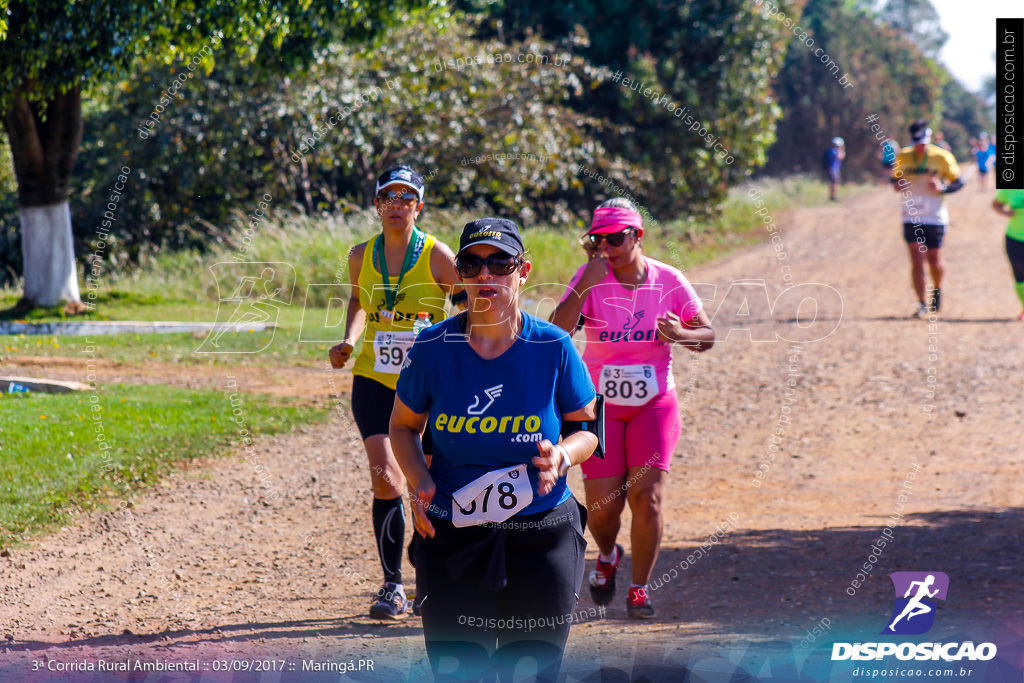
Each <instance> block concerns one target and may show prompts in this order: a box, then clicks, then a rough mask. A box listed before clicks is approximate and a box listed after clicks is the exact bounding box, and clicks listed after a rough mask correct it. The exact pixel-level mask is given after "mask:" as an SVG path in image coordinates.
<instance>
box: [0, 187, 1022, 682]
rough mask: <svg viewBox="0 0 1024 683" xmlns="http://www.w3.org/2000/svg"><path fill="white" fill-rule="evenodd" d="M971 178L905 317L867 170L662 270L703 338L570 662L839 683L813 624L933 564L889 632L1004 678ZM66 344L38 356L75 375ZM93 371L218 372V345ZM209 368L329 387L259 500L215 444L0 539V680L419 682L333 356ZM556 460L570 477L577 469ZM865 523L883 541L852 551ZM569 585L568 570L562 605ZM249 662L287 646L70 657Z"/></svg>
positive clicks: (999, 481)
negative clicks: (55, 353)
mask: <svg viewBox="0 0 1024 683" xmlns="http://www.w3.org/2000/svg"><path fill="white" fill-rule="evenodd" d="M990 201H991V196H990V194H989V193H981V192H978V191H977V190H976V188H975V187H974V186H973V185H969V186H968V187H967V188H966V189H964V190H963V191H961V192H960V193H958V194H956V195H953V196H952V197H951V198H950V202H949V203H950V209H951V215H952V229H951V230H950V232H949V234H948V236H947V241H946V249H945V252H946V260H947V280H946V283H945V286H944V287H943V294H944V297H943V304H942V311H941V313H940V314H939V315H938V316H936V317H935V318H934V319H932V320H930V321H929V320H927V319H923V320H912V319H909V314H910V312H911V311H912V309H913V307H914V303H915V302H914V297H913V295H912V292H911V289H910V283H909V272H908V271H909V266H908V259H907V256H906V250H905V246H904V244H903V242H902V236H901V231H900V226H899V221H898V213H897V211H898V209H897V198H896V195H894V194H893V193H892V192H891V191H889V190H886V189H881V188H880V189H878V190H876V191H873V192H870V193H867V194H863V195H860V196H857V197H853V198H850V199H847V200H845V201H843V202H842V203H840V204H836V205H831V206H827V207H823V208H814V209H799V210H795V211H790V212H787V213H785V214H780V215H778V216H775V217H773V218H774V219H775V223H776V224H777V225H778V226H779V227H780V228H781V233H780V234H781V240H780V241H777V242H776V245H775V246H774V247H773V245H772V244H769V243H765V244H763V245H761V246H758V247H755V248H752V249H749V250H746V251H743V252H741V253H738V254H735V255H733V256H731V257H729V258H726V259H724V260H722V261H720V262H716V263H714V264H711V265H708V266H706V267H702V268H699V269H696V270H693V271H691V272H688V273H687V274H688V276H689V277H690V279H691V281H693V282H695V283H704V284H703V285H701V286H702V289H701V293H702V295H704V296H706V297H707V298H708V299H709V300H710V299H713V301H709V302H708V310H709V311H710V312H713V313H715V318H714V324H715V328H716V331H717V333H718V338H719V343H718V345H717V346H716V347H715V348H714V349H713V350H712V351H710V352H708V353H706V354H704V355H702V356H692V355H690V354H688V353H686V352H683V351H677V353H676V363H675V372H676V379H677V384H678V391H679V396H680V404H681V408H682V410H683V412H684V416H683V417H684V424H685V427H686V429H685V434H684V437H683V439H682V441H681V442H680V445H679V449H678V451H677V452H676V455H675V459H674V463H673V472H672V477H671V483H670V486H669V487H668V491H667V495H666V501H665V507H666V512H667V522H666V525H665V533H664V541H663V549H662V552H661V555H660V557H659V560H658V564H657V568H656V575H657V576H658V577H661V579H659V580H660V581H662V582H663V585H660V586H659V587H658V588H657V589H656V590H655V591H654V592H653V599H654V602H655V605H656V607H657V610H658V616H657V617H656V618H655V619H652V620H649V621H644V622H636V621H630V620H627V619H626V618H625V604H624V600H625V597H624V595H623V596H616V600H615V602H614V603H613V604H612V605H610V606H609V608H608V610H607V612H606V614H605V615H604V616H603V617H602V616H597V617H590V618H588V620H587V621H585V622H583V623H580V624H578V625H575V626H574V627H573V629H572V632H571V635H570V639H569V644H568V647H567V651H566V663H565V671H566V672H567V674H568V676H569V680H581V679H583V680H588V681H597V680H609V681H627V680H644V679H646V680H692V681H740V680H758V679H760V680H853V679H854V677H853V675H852V673H851V671H852V669H853V667H854V666H855V665H857V664H861V663H860V662H830V661H829V652H830V649H831V643H832V642H834V641H844V642H854V641H874V640H878V639H879V637H878V633H879V631H880V630H881V629H882V628H884V627H885V625H886V623H887V619H888V617H889V615H890V612H891V610H892V606H893V587H892V584H891V582H890V581H889V578H888V574H889V573H890V572H893V571H941V572H945V573H946V574H948V576H949V579H950V590H949V595H948V597H947V600H946V601H944V602H943V603H941V604H940V608H939V611H938V614H937V618H936V622H935V626H934V628H933V629H932V630H931V632H930V633H929V634H928V635H927V636H915V637H909V638H911V639H913V640H921V639H923V638H927V639H929V640H974V641H975V642H982V641H992V642H994V643H996V644H997V645H998V646H999V655H998V657H997V658H996V659H995V660H992V661H990V662H978V663H973V664H971V663H967V664H965V666H974V667H975V670H974V673H973V675H972V676H970V677H969V678H967V680H973V681H978V680H992V681H995V680H1015V681H1019V680H1021V678H1020V675H1021V674H1020V671H1021V667H1022V659H1021V658H1022V642H1024V606H1022V605H1024V580H1022V579H1021V570H1022V565H1024V563H1022V556H1024V551H1022V547H1024V476H1022V475H1024V467H1022V450H1024V417H1022V415H1024V390H1022V386H1024V383H1022V377H1024V323H1022V322H1019V321H1017V320H1016V315H1017V313H1019V305H1018V303H1017V301H1016V297H1015V296H1014V292H1013V287H1012V280H1011V276H1010V272H1009V266H1008V264H1007V262H1006V259H1005V256H1004V254H1003V252H1002V244H1003V238H1002V233H1003V228H1004V219H1002V218H1000V217H999V216H997V215H995V213H994V212H992V211H991V210H990V209H989V208H988V205H989V203H990ZM751 219H752V220H760V217H759V216H755V215H754V207H753V205H751ZM780 244H781V248H780V247H779V245H780ZM780 258H781V259H782V260H780ZM783 265H787V266H789V269H788V270H784V269H782V268H781V266H783ZM790 278H791V279H790ZM789 283H791V284H792V286H787V284H789ZM713 289H714V291H713ZM797 294H799V296H797ZM780 295H781V296H780ZM777 297H779V298H778V300H776V299H777ZM804 299H808V300H806V301H803V303H802V305H800V306H798V304H800V302H801V300H804ZM768 301H772V302H774V309H773V308H772V307H771V306H769V305H768V304H767V302H768ZM815 302H816V303H815ZM815 305H816V306H817V318H816V319H814V321H813V322H811V320H810V318H809V316H810V315H812V314H813V312H814V307H815ZM798 308H799V312H800V317H799V318H798V317H797V309H798ZM777 336H778V337H777ZM11 360H13V361H14V362H15V366H14V367H15V368H18V369H19V370H26V369H31V368H32V367H33V364H35V365H36V366H37V367H38V365H40V364H43V363H46V364H49V363H50V362H51V361H49V360H47V361H43V360H42V359H36V360H33V359H22V361H21V362H22V363H23V365H21V366H19V365H17V363H18V362H19V361H18V359H17V358H15V359H11ZM77 362H78V361H77V360H76V359H68V360H67V361H66V362H64V364H63V365H61V366H60V367H54V366H52V365H51V366H50V367H51V368H52V369H54V370H55V371H56V372H55V373H51V374H58V375H60V376H63V377H67V378H69V379H81V377H80V375H81V374H82V371H83V369H82V368H79V367H77V366H76V363H77ZM100 372H101V373H105V374H102V376H103V377H106V378H107V379H119V380H122V381H168V382H170V381H172V380H173V381H175V382H177V383H185V384H188V385H194V386H222V384H223V379H222V378H221V377H220V376H219V375H218V373H221V372H222V371H221V370H219V369H218V368H217V367H202V368H196V369H194V370H193V369H190V368H189V367H188V366H182V367H163V368H160V367H156V368H150V369H147V370H139V369H133V368H125V367H117V366H116V365H115V364H110V365H108V366H106V367H101V368H100ZM190 373H193V375H194V376H193V375H190ZM232 374H233V375H234V376H235V377H236V378H237V381H238V383H239V385H241V386H243V387H244V388H247V389H249V390H251V391H268V388H270V389H269V390H272V391H273V392H274V393H282V394H293V395H300V396H305V397H321V398H320V399H319V400H334V401H335V402H336V404H337V407H336V408H335V409H334V411H333V414H332V417H331V419H330V420H329V421H328V422H327V423H326V424H324V425H321V426H316V427H297V428H296V429H295V431H294V432H292V433H290V434H286V435H282V436H279V437H276V438H269V439H266V440H263V441H261V442H260V444H259V449H258V458H257V460H258V462H259V464H260V465H262V466H263V467H265V468H266V470H267V471H268V472H270V474H271V480H270V482H268V483H272V484H273V485H274V486H275V487H276V489H277V490H278V491H280V492H281V495H280V496H279V497H277V498H274V499H271V498H270V497H269V496H267V495H266V490H265V489H264V488H262V487H261V486H260V481H259V479H258V478H257V476H256V474H255V472H254V464H255V461H254V460H253V459H250V460H246V459H244V458H243V457H242V454H241V453H240V452H239V453H234V454H230V455H228V456H227V457H224V458H219V459H215V460H207V461H201V462H198V463H193V464H190V465H188V466H187V468H186V469H185V470H183V471H181V472H180V473H178V474H176V475H174V476H171V477H169V478H168V479H167V480H166V481H165V482H164V483H163V484H162V485H161V486H159V487H157V488H156V489H155V490H152V491H150V492H147V493H146V494H145V495H142V496H139V497H137V498H135V499H132V500H129V501H114V502H113V504H112V509H111V510H109V511H107V512H97V513H93V514H89V515H85V516H82V517H81V518H80V519H79V520H78V523H77V524H76V525H74V526H72V527H68V528H64V529H61V530H59V531H58V532H56V533H54V534H52V535H50V536H48V537H45V538H41V539H39V540H38V541H37V542H35V543H34V544H33V545H32V546H31V547H28V548H22V549H16V550H13V551H11V552H10V553H9V556H7V557H0V660H6V662H7V663H6V664H5V665H0V681H2V680H12V681H13V680H22V679H23V678H28V679H31V680H40V681H42V680H55V679H61V678H64V679H71V680H90V681H91V680H112V679H113V678H110V677H116V679H118V680H123V679H131V680H172V679H173V680H199V679H200V677H201V678H202V679H203V680H219V681H226V680H261V681H262V680H267V681H272V680H285V679H287V680H299V679H301V680H328V679H330V680H336V679H337V674H334V673H332V674H327V673H322V672H321V673H318V672H315V671H308V672H303V671H302V668H301V667H302V662H303V661H306V662H316V661H326V660H334V661H349V660H351V661H353V662H358V661H359V660H373V661H374V670H373V672H368V671H363V672H359V671H354V672H350V673H348V674H347V677H348V678H352V679H354V680H418V679H425V680H426V679H428V678H429V676H428V674H429V670H428V668H427V665H426V663H425V658H424V650H423V644H422V636H421V631H420V627H419V620H418V619H417V618H412V617H411V618H409V619H407V620H405V621H404V622H397V623H394V624H380V623H375V622H373V621H371V620H369V619H368V618H367V616H366V614H367V607H368V605H369V602H370V599H371V595H372V594H373V592H374V591H375V590H376V588H377V585H378V582H379V568H378V567H377V563H376V559H375V553H374V549H373V544H372V540H371V530H370V523H369V508H370V498H369V495H368V493H367V491H368V481H369V477H368V472H367V464H366V461H365V456H364V454H363V451H362V448H361V446H360V443H359V440H358V435H357V433H356V431H355V426H354V423H353V421H352V418H351V413H350V411H349V408H348V387H349V385H350V375H349V374H348V372H347V371H345V372H342V373H331V372H330V371H328V370H326V362H325V363H324V368H323V369H319V370H309V369H292V370H282V371H280V372H277V371H273V370H266V369H263V370H261V369H258V368H250V369H246V370H245V371H244V372H242V371H236V372H233V373H232ZM331 396H335V398H334V399H331V398H329V397H331ZM773 435H774V436H775V439H774V440H773V438H772V437H773ZM772 446H774V447H775V448H776V449H777V451H773V450H772V448H771V447H772ZM759 471H760V472H763V475H762V477H763V478H758V475H757V473H758V472H759ZM911 474H913V478H910V475H911ZM570 482H571V484H572V486H573V488H574V490H576V491H578V492H580V495H582V485H581V481H580V479H579V474H578V472H573V473H572V475H571V478H570ZM901 496H902V499H901ZM626 514H627V516H628V512H627V513H626ZM887 525H888V526H889V527H890V529H891V531H889V532H888V535H887V536H882V534H883V532H884V531H885V529H886V526H887ZM410 526H411V525H410ZM624 528H627V529H628V524H624ZM709 536H710V537H712V538H711V540H712V543H710V545H709V546H706V548H705V550H703V551H700V556H697V555H695V551H696V550H698V549H699V548H700V546H701V544H702V543H706V542H707V540H708V538H709ZM880 537H883V538H890V537H891V538H890V540H889V541H888V542H887V544H886V545H885V547H884V548H880V552H876V551H873V550H872V544H874V543H876V541H877V540H878V539H879V538H880ZM622 541H623V543H624V544H625V545H626V548H627V552H628V549H629V539H628V537H626V538H623V539H622ZM876 547H877V546H876ZM872 555H874V557H875V559H874V560H872V561H870V562H869V557H870V556H872ZM688 556H693V558H692V559H688ZM588 557H589V558H590V561H591V562H592V559H593V557H594V550H593V547H591V549H590V551H589V552H588ZM866 562H868V566H870V567H872V570H871V571H870V572H863V571H862V566H863V565H864V564H865V563H866ZM858 572H862V576H861V577H860V578H859V579H858V576H857V575H858ZM626 575H627V576H628V565H627V567H626ZM665 579H667V581H666V580H665ZM854 583H856V586H855V585H854ZM851 593H852V594H851ZM591 607H593V605H592V604H591V602H590V599H589V596H588V595H587V594H586V591H585V590H584V591H583V597H581V600H580V606H579V609H580V610H581V612H583V613H589V612H588V610H589V609H590V608H591ZM816 628H817V631H815V630H814V629H816ZM266 658H270V659H281V658H287V659H289V661H291V662H293V664H294V663H297V666H298V669H297V670H296V671H295V672H290V671H288V670H286V671H284V672H261V673H257V672H255V671H254V672H251V673H247V674H238V673H236V674H232V673H230V672H218V671H215V670H213V669H207V671H206V673H203V674H201V675H200V674H195V675H192V674H167V673H164V674H159V673H153V672H145V671H134V672H126V673H117V674H113V673H110V674H102V675H101V674H99V673H98V672H91V673H90V672H81V671H74V670H73V668H74V667H75V666H76V663H81V662H96V661H97V660H100V659H102V660H104V661H105V662H129V663H130V662H133V661H134V660H147V661H164V662H167V661H195V660H201V661H202V662H204V663H205V664H204V665H209V663H210V662H214V663H215V664H214V666H216V667H220V666H222V664H220V663H221V662H227V664H226V665H224V666H235V667H246V668H247V667H250V666H253V665H252V664H251V662H252V661H253V660H260V659H266ZM239 662H241V663H239ZM247 662H250V663H247ZM926 664H928V665H929V666H930V665H931V664H932V663H926ZM960 665H961V663H954V664H953V665H951V666H953V667H954V668H955V667H959V666H960ZM255 666H258V665H255ZM33 667H34V668H37V669H39V670H38V671H36V672H35V673H31V669H32V668H33ZM69 667H71V668H70V669H69ZM104 676H105V677H106V678H105V677H104ZM161 676H164V678H161ZM748 676H749V678H748ZM94 677H95V678H94ZM296 677H297V678H296ZM952 679H956V680H961V679H960V678H957V676H955V675H954V676H952V677H951V678H946V679H944V678H941V677H940V678H930V679H929V680H952ZM890 680H896V679H890Z"/></svg>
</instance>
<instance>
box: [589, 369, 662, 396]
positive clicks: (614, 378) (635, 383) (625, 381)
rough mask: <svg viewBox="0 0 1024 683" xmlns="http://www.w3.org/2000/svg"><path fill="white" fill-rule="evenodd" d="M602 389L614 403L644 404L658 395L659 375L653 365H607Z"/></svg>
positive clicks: (604, 370)
mask: <svg viewBox="0 0 1024 683" xmlns="http://www.w3.org/2000/svg"><path fill="white" fill-rule="evenodd" d="M600 391H601V393H603V394H604V400H605V401H607V402H608V403H611V404H612V405H616V406H642V405H643V404H645V403H647V402H648V401H650V400H651V399H652V398H654V397H655V396H657V395H658V375H657V373H655V372H654V366H653V365H605V366H604V367H603V368H601V389H600Z"/></svg>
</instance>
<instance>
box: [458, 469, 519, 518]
mask: <svg viewBox="0 0 1024 683" xmlns="http://www.w3.org/2000/svg"><path fill="white" fill-rule="evenodd" d="M532 502H533V486H532V485H531V484H530V478H529V477H528V476H527V475H526V465H515V466H513V467H506V468H505V469H501V470H494V471H493V472H488V473H487V474H485V475H484V476H482V477H477V478H476V479H474V480H473V481H471V482H470V483H468V484H466V485H465V486H463V487H462V488H461V489H459V490H458V491H456V492H455V493H453V494H452V524H453V525H455V526H457V527H464V526H473V525H474V524H483V523H485V522H504V521H505V520H506V519H508V518H509V517H511V516H512V515H514V514H516V513H517V512H519V511H520V510H522V509H523V508H525V507H526V506H527V505H529V504H530V503H532Z"/></svg>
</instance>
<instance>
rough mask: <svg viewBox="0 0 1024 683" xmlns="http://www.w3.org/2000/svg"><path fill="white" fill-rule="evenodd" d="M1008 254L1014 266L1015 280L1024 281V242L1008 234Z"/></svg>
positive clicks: (1011, 265) (1011, 264) (1012, 266)
mask: <svg viewBox="0 0 1024 683" xmlns="http://www.w3.org/2000/svg"><path fill="white" fill-rule="evenodd" d="M1006 256H1007V258H1009V259H1010V267H1011V268H1013V281H1014V282H1024V242H1021V241H1020V240H1015V239H1013V238H1012V237H1010V236H1009V235H1007V236H1006Z"/></svg>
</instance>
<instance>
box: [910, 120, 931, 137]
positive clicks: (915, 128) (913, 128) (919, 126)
mask: <svg viewBox="0 0 1024 683" xmlns="http://www.w3.org/2000/svg"><path fill="white" fill-rule="evenodd" d="M927 128H928V120H927V119H918V120H917V121H914V122H913V123H912V124H910V135H911V137H916V136H917V133H918V132H919V131H922V130H925V129H927Z"/></svg>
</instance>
